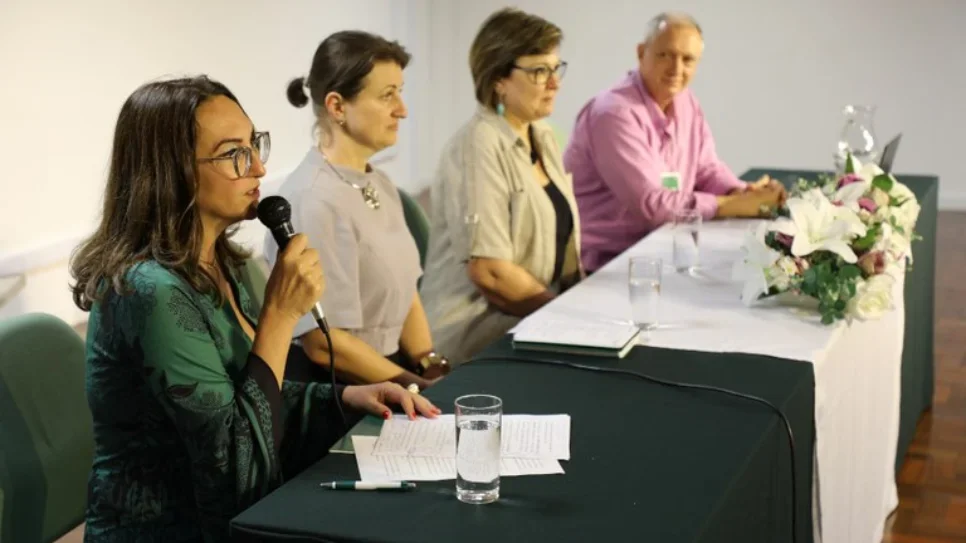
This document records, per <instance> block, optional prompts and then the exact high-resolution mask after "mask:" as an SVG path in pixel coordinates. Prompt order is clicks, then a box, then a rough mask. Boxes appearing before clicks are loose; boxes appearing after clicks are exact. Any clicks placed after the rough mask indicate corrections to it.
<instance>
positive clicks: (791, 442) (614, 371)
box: [463, 356, 798, 543]
mask: <svg viewBox="0 0 966 543" xmlns="http://www.w3.org/2000/svg"><path fill="white" fill-rule="evenodd" d="M473 362H522V363H526V364H540V365H545V366H557V367H564V368H571V369H576V370H582V371H591V372H597V373H609V374H611V375H626V376H630V377H635V378H637V379H643V380H645V381H648V382H651V383H655V384H658V385H662V386H666V387H671V388H681V389H690V390H702V391H706V392H717V393H719V394H724V395H726V396H732V397H735V398H740V399H743V400H747V401H750V402H754V403H758V404H761V405H764V406H766V407H768V408H769V409H771V410H772V411H774V412H775V413H776V414H777V415H778V417H779V418H780V419H781V421H782V423H783V424H784V426H785V433H786V435H787V437H788V456H789V463H790V465H791V470H790V471H791V484H792V517H791V524H792V526H791V528H792V537H791V540H790V541H791V543H795V541H796V536H797V535H798V529H797V526H798V523H797V520H798V519H797V517H798V515H797V513H798V492H797V485H796V480H795V479H796V477H795V434H794V432H793V431H792V425H791V423H790V422H789V421H788V417H786V416H785V413H783V412H782V410H781V409H779V408H778V407H777V406H776V405H775V404H773V403H771V402H769V401H768V400H766V399H764V398H761V397H758V396H754V395H752V394H745V393H743V392H738V391H735V390H730V389H727V388H721V387H716V386H712V385H700V384H696V383H684V382H680V381H671V380H668V379H661V378H659V377H653V376H651V375H647V374H645V373H641V372H637V371H633V370H625V369H618V368H609V367H606V366H593V365H590V364H581V363H579V362H564V361H562V360H550V359H547V358H526V357H522V356H481V357H477V358H471V359H470V360H468V361H467V362H466V363H465V364H463V365H466V364H471V363H473Z"/></svg>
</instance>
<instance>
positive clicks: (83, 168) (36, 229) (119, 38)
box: [0, 0, 966, 322]
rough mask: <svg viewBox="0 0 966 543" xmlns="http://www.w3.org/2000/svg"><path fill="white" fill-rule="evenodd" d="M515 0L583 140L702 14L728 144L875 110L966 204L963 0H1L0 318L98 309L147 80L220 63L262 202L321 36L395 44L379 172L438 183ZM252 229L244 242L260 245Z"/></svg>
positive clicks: (904, 161) (814, 153) (765, 148)
mask: <svg viewBox="0 0 966 543" xmlns="http://www.w3.org/2000/svg"><path fill="white" fill-rule="evenodd" d="M505 4H515V5H518V6H520V7H522V8H523V9H526V10H530V11H533V12H536V13H538V14H540V15H543V16H545V17H547V18H549V19H550V20H552V21H554V22H555V23H557V24H558V25H559V26H561V27H562V28H563V30H564V33H565V42H564V45H563V56H564V58H565V59H566V60H568V61H569V63H570V68H569V70H568V73H567V78H566V80H565V81H564V86H563V89H562V92H561V94H560V96H559V99H558V104H557V110H556V112H555V114H554V116H553V118H552V121H553V122H554V123H555V124H557V125H558V126H559V127H561V128H562V129H564V130H565V131H569V130H570V128H571V126H572V124H573V119H574V117H575V115H576V113H577V110H578V109H579V108H580V106H581V105H582V104H583V103H584V101H585V100H586V99H588V98H589V97H590V96H592V95H593V94H594V93H596V92H598V91H599V90H601V89H603V88H605V87H607V86H609V85H610V84H612V83H613V82H614V81H616V80H617V79H618V78H620V77H621V76H622V75H623V74H624V73H625V72H626V71H627V70H629V69H632V68H633V67H634V66H635V61H636V59H635V58H634V45H635V44H636V43H637V41H638V40H639V39H640V37H641V34H642V31H643V27H644V22H645V21H646V20H647V19H648V18H650V17H651V16H652V15H654V14H655V13H656V12H658V11H660V10H661V9H667V8H668V7H672V8H674V9H680V10H688V11H690V12H691V13H693V14H694V15H695V16H696V17H698V18H699V20H700V21H701V22H702V24H703V26H704V28H705V34H706V43H707V48H706V52H705V58H704V60H703V61H702V64H701V66H700V69H699V72H698V74H697V77H696V80H695V82H694V85H693V88H694V90H695V92H696V93H697V95H698V97H699V99H700V100H701V102H702V105H703V107H704V109H705V111H706V113H707V115H708V117H709V119H710V122H711V124H712V128H713V130H714V132H715V136H716V139H717V142H718V150H719V153H720V154H721V155H722V157H724V158H725V159H726V160H727V161H728V162H729V163H730V165H731V166H732V168H733V169H734V170H736V171H738V172H741V171H743V170H744V169H746V168H748V167H750V166H753V165H766V166H783V167H803V168H825V167H828V166H829V164H830V163H831V153H832V150H833V148H834V145H835V141H836V138H837V135H838V131H839V129H840V127H841V124H842V118H841V116H840V115H841V114H840V111H841V108H842V106H843V105H845V104H847V103H850V102H853V103H871V104H875V105H877V106H878V107H879V114H878V117H877V126H876V128H877V131H878V135H879V137H880V139H882V140H883V141H884V140H886V139H888V138H890V137H891V136H892V135H893V134H895V133H896V132H898V131H899V130H902V131H903V133H904V134H905V135H904V137H903V142H902V148H901V149H900V151H899V155H898V159H897V161H896V167H897V169H898V170H899V171H900V172H929V173H936V174H938V175H940V177H941V191H940V205H941V206H942V207H945V208H960V209H966V167H964V166H963V165H962V163H961V162H960V161H958V160H957V158H958V152H959V151H960V147H961V145H962V144H963V143H964V140H966V138H963V137H962V136H961V132H960V130H959V128H960V127H961V126H963V125H964V124H966V113H964V109H963V108H962V107H961V97H962V96H963V95H966V63H964V62H962V61H961V59H960V58H959V54H960V52H961V51H963V50H966V38H964V37H963V36H964V34H963V32H962V29H963V28H966V2H961V1H960V0H931V1H930V2H928V8H925V7H916V6H915V4H914V3H912V2H908V1H906V0H850V1H849V2H833V1H832V0H816V1H815V2H811V3H802V2H797V3H784V2H783V3H778V2H765V1H764V0H743V1H736V2H722V1H720V0H680V1H679V2H676V3H674V4H673V5H670V6H669V5H668V4H662V3H658V2H653V1H618V0H600V1H598V2H594V3H588V2H586V1H585V0H523V1H517V2H508V1H507V0H473V1H463V0H354V1H352V2H343V1H338V0H285V1H282V2H270V1H268V0H203V1H196V0H167V1H165V2H149V1H147V0H135V1H123V0H85V1H84V2H73V1H69V0H0V68H2V72H0V74H2V75H0V128H2V130H0V149H3V150H4V151H5V156H4V160H3V170H2V176H0V179H2V188H3V195H4V200H5V201H6V202H7V203H8V205H7V206H6V209H4V211H3V213H0V275H4V274H6V273H8V272H10V271H12V270H13V271H16V270H19V269H34V268H37V267H39V268H40V269H35V270H34V271H33V272H31V273H30V274H29V275H28V284H27V288H26V289H25V291H24V292H23V293H22V294H21V295H20V296H18V297H17V298H16V299H15V300H14V301H13V302H12V303H10V304H8V305H7V306H5V307H3V308H2V309H0V318H3V317H6V316H9V315H12V314H17V313H22V312H25V311H46V312H50V313H53V314H55V315H58V316H60V317H61V318H64V319H65V320H67V321H69V322H77V321H79V320H82V319H83V318H84V317H85V315H84V314H82V313H80V312H79V311H77V310H76V309H74V308H73V306H72V304H71V302H70V298H69V296H68V294H67V289H66V285H67V282H68V275H67V269H66V257H67V255H68V252H69V250H70V249H71V248H73V247H74V246H75V245H76V243H77V241H78V240H79V239H80V238H81V237H83V236H85V235H86V234H88V233H89V232H90V230H91V229H92V228H93V226H94V224H95V220H96V218H97V213H98V209H99V206H100V199H101V197H102V191H103V186H104V175H105V171H106V164H107V160H108V153H109V150H110V144H111V137H112V134H113V124H114V122H115V119H116V116H117V112H118V110H119V108H120V106H121V104H122V102H123V101H124V99H125V98H126V97H127V96H128V95H129V94H130V93H131V91H133V90H134V88H136V87H137V86H138V85H139V84H141V83H143V82H145V81H147V80H150V79H153V78H156V77H159V76H163V75H167V74H183V73H198V72H206V73H209V74H210V75H212V76H213V77H215V78H217V79H220V80H222V81H223V82H224V83H226V84H227V85H228V86H229V87H230V88H231V89H232V90H233V91H235V92H236V93H237V95H238V96H239V98H240V99H241V101H242V103H243V104H244V105H245V107H246V109H247V110H248V111H249V113H250V114H251V116H252V118H253V119H254V120H255V122H256V124H257V125H258V126H259V127H260V128H265V129H269V130H271V132H272V136H273V138H272V139H273V154H272V159H271V161H270V163H269V164H268V169H269V175H268V177H267V178H266V179H265V180H264V181H265V189H266V190H265V193H271V192H272V190H273V188H274V187H275V186H277V181H278V179H279V178H280V177H281V176H284V174H286V173H287V172H288V171H290V170H291V169H292V168H293V167H294V166H295V165H296V164H297V163H298V161H299V160H300V159H301V157H302V155H303V154H304V152H305V150H306V149H307V147H308V146H309V145H310V144H311V141H312V140H311V128H312V119H311V118H310V116H311V114H310V112H309V110H308V109H295V108H293V107H291V106H289V105H288V102H287V101H286V99H285V92H284V91H285V85H286V84H287V82H288V80H289V79H290V78H291V77H295V76H298V75H303V74H305V73H307V71H308V69H309V63H310V61H311V57H312V54H313V53H314V51H315V48H316V46H317V45H318V43H319V41H321V39H323V38H324V37H325V36H326V35H328V34H329V33H331V32H333V31H335V30H340V29H345V28H361V29H365V30H370V31H374V32H377V33H380V34H382V35H384V36H387V37H391V38H396V39H399V40H400V41H401V42H402V43H403V44H404V45H406V46H407V48H408V49H409V50H410V51H411V52H412V53H413V56H414V58H413V63H412V64H411V65H410V67H409V68H408V69H407V70H406V81H407V84H406V92H405V97H406V101H407V104H408V106H409V111H410V116H409V119H408V120H407V121H406V122H405V123H403V125H402V131H401V135H400V136H401V137H400V142H399V144H398V145H397V146H396V147H394V148H393V149H392V150H390V151H388V152H387V153H384V156H383V157H382V158H384V159H386V160H389V162H388V163H385V164H384V165H383V167H384V168H385V169H387V170H388V171H389V173H390V174H391V175H392V177H393V179H394V180H395V181H396V183H397V184H399V185H400V186H401V187H403V188H405V189H409V190H411V191H417V190H419V189H421V188H423V187H425V186H426V185H427V184H428V183H429V181H430V179H431V177H432V174H433V170H434V169H435V167H436V161H437V159H438V154H439V151H440V149H441V148H442V145H443V143H444V142H445V140H446V138H448V137H449V136H450V135H451V134H452V133H453V131H455V130H456V128H457V127H458V126H459V124H461V123H463V122H465V120H466V119H467V118H468V116H469V115H470V114H471V112H472V111H473V108H474V100H473V91H472V82H471V79H470V75H469V68H468V62H467V52H468V49H469V45H470V42H471V41H472V39H473V36H474V34H475V32H476V30H477V29H478V27H479V25H480V24H481V23H482V21H483V19H484V18H485V17H486V16H487V15H488V14H489V13H491V12H492V11H494V10H496V9H498V8H500V7H502V6H503V5H505ZM262 232H263V231H262V229H261V227H260V226H259V225H258V224H257V223H255V222H252V223H249V224H248V225H247V226H246V227H245V228H244V229H243V230H242V232H240V235H239V238H240V239H242V240H246V241H248V242H251V243H253V244H255V245H257V244H258V243H259V242H260V240H261V238H262V235H263V234H262Z"/></svg>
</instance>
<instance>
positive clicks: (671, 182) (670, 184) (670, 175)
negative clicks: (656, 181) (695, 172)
mask: <svg viewBox="0 0 966 543" xmlns="http://www.w3.org/2000/svg"><path fill="white" fill-rule="evenodd" d="M661 186H662V187H664V188H666V189H668V190H678V189H680V188H681V174H679V173H678V172H664V173H662V174H661Z"/></svg>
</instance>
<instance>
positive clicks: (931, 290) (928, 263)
mask: <svg viewBox="0 0 966 543" xmlns="http://www.w3.org/2000/svg"><path fill="white" fill-rule="evenodd" d="M819 173H820V172H817V171H803V170H780V169H774V168H756V169H753V170H749V171H747V172H745V174H744V175H742V176H741V178H742V179H745V180H748V181H751V180H755V179H758V178H760V177H761V176H762V175H764V174H768V175H770V176H772V177H774V178H775V179H778V180H780V181H782V182H783V183H784V184H785V185H786V186H788V185H789V184H790V183H791V182H793V181H794V180H797V179H798V178H799V177H807V178H814V177H815V176H816V175H818V174H819ZM896 178H897V179H898V180H899V181H900V182H902V183H904V184H905V185H906V186H908V187H909V189H910V190H912V192H913V193H915V195H916V198H917V199H918V200H919V205H920V206H922V210H921V211H920V212H919V221H918V222H917V223H916V231H917V232H918V233H919V234H920V235H921V236H922V238H923V239H922V240H920V241H917V242H914V243H913V245H912V255H913V260H914V266H913V269H912V272H910V273H909V274H907V275H906V285H905V307H906V326H905V338H904V344H903V349H902V392H901V407H900V409H901V412H900V416H899V442H898V449H897V450H896V473H898V472H899V468H901V467H902V462H903V460H904V459H905V456H906V450H907V449H908V448H909V443H910V442H911V441H912V438H913V436H914V435H915V433H916V424H917V423H918V422H919V417H920V416H921V415H922V413H923V412H924V411H925V410H927V409H929V408H930V407H931V406H932V393H933V382H934V378H933V345H934V337H935V336H934V331H935V322H934V319H935V313H936V311H935V306H934V301H935V292H936V220H937V215H938V210H937V198H938V195H939V178H937V177H936V176H933V175H901V174H897V175H896Z"/></svg>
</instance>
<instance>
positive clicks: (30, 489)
mask: <svg viewBox="0 0 966 543" xmlns="http://www.w3.org/2000/svg"><path fill="white" fill-rule="evenodd" d="M84 364H85V352H84V341H83V340H82V339H81V337H80V336H79V335H78V334H77V332H75V331H74V330H73V329H72V328H71V327H70V326H68V325H67V324H66V323H65V322H63V321H61V320H60V319H58V318H56V317H54V316H52V315H47V314H38V313H33V314H27V315H21V316H18V317H14V318H10V319H7V320H4V321H2V322H0V541H2V542H4V543H6V542H10V543H42V542H49V541H54V540H56V539H57V538H59V537H61V536H62V535H64V534H65V533H67V532H69V531H70V530H71V529H73V528H74V527H76V526H77V525H79V524H80V523H81V522H83V520H84V509H85V507H86V506H87V479H88V476H89V474H90V470H91V463H92V461H93V449H94V436H93V430H92V425H91V414H90V410H89V408H88V406H87V397H86V394H85V389H84V380H85V372H84Z"/></svg>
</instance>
